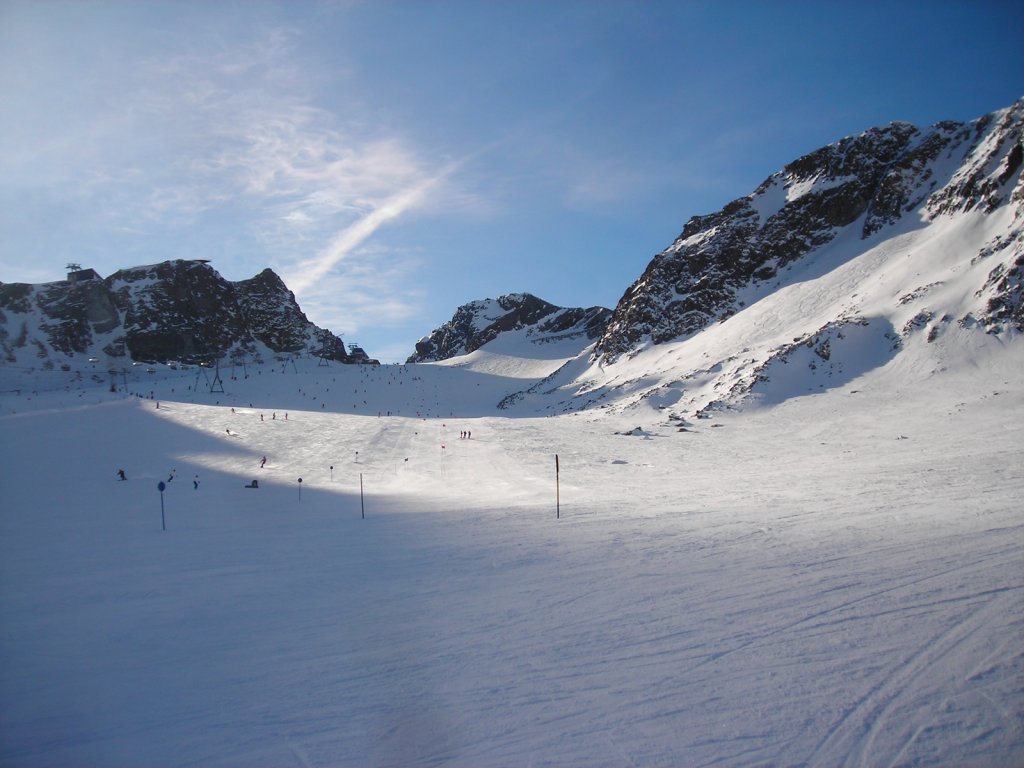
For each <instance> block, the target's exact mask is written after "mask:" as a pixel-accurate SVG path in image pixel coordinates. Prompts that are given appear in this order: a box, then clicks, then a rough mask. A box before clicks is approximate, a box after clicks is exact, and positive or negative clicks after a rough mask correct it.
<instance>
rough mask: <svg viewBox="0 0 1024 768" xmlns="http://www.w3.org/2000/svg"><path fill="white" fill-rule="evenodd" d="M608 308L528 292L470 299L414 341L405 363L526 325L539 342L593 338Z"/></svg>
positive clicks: (444, 355)
mask: <svg viewBox="0 0 1024 768" xmlns="http://www.w3.org/2000/svg"><path fill="white" fill-rule="evenodd" d="M610 316H611V310H608V309H605V308H604V307H590V308H588V309H583V308H578V307H576V308H572V309H565V308H562V307H557V306H555V305H554V304H550V303H548V302H546V301H544V300H543V299H539V298H537V297H536V296H533V295H532V294H529V293H515V294H508V295H506V296H501V297H499V298H498V299H485V300H483V301H472V302H470V303H468V304H463V305H462V306H461V307H459V308H458V309H457V310H456V311H455V314H454V315H453V316H452V319H451V320H449V321H448V322H447V323H445V324H443V325H441V326H440V327H438V328H436V329H434V331H433V332H431V334H430V335H429V336H425V337H424V338H422V339H420V340H419V341H418V342H416V352H415V353H414V354H413V355H411V356H410V357H409V359H408V360H407V362H409V363H424V362H431V361H437V360H447V359H449V358H452V357H455V356H457V355H465V354H469V353H470V352H474V351H475V350H477V349H479V348H480V347H482V346H483V345H484V344H487V343H488V342H491V341H494V340H495V339H496V338H498V336H499V335H501V334H502V333H507V332H510V331H516V330H521V329H528V334H529V335H530V337H531V339H530V340H531V341H532V342H533V343H536V344H544V343H549V342H552V341H558V340H563V339H567V338H576V339H580V340H581V341H584V342H589V341H593V340H594V339H596V338H598V337H599V336H600V335H601V333H603V331H604V327H605V324H606V323H607V322H608V318H609V317H610Z"/></svg>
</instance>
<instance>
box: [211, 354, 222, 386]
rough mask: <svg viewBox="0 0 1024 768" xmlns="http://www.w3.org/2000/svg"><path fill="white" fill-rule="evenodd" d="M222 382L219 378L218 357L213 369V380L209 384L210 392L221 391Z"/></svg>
mask: <svg viewBox="0 0 1024 768" xmlns="http://www.w3.org/2000/svg"><path fill="white" fill-rule="evenodd" d="M223 391H224V382H223V381H221V378H220V358H219V357H218V358H217V367H216V368H215V369H214V371H213V382H212V383H211V384H210V393H211V394H213V393H214V392H223Z"/></svg>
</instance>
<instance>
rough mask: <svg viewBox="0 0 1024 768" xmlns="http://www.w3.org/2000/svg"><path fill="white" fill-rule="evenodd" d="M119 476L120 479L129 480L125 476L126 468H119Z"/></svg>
mask: <svg viewBox="0 0 1024 768" xmlns="http://www.w3.org/2000/svg"><path fill="white" fill-rule="evenodd" d="M117 477H118V478H119V479H120V480H127V479H128V478H127V477H125V475H124V470H123V469H119V470H117Z"/></svg>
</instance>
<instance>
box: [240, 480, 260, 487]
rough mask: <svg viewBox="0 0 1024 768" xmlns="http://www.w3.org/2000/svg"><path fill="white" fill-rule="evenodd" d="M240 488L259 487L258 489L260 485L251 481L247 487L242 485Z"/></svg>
mask: <svg viewBox="0 0 1024 768" xmlns="http://www.w3.org/2000/svg"><path fill="white" fill-rule="evenodd" d="M242 487H243V488H259V487H260V484H259V483H258V482H256V480H253V481H252V482H251V483H249V484H248V485H243V486H242Z"/></svg>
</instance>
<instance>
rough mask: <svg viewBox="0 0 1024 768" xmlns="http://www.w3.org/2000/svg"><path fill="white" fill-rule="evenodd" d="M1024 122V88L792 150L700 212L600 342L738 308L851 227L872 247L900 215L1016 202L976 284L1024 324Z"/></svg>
mask: <svg viewBox="0 0 1024 768" xmlns="http://www.w3.org/2000/svg"><path fill="white" fill-rule="evenodd" d="M1022 124H1024V99H1022V100H1020V101H1018V102H1017V103H1016V104H1014V105H1013V106H1012V107H1010V108H1008V109H1004V110H1001V111H999V112H995V113H993V114H990V115H987V116H985V117H982V118H979V119H978V120H974V121H971V122H967V123H955V122H943V123H939V124H937V125H935V126H932V127H931V128H927V129H919V128H917V127H915V126H913V125H910V124H908V123H892V124H890V125H888V126H886V127H884V128H873V129H871V130H868V131H865V132H864V133H862V134H860V135H859V136H853V137H849V138H845V139H842V140H841V141H838V142H836V143H834V144H830V145H829V146H826V147H823V148H821V149H819V150H817V151H815V152H812V153H810V154H808V155H805V156H804V157H802V158H800V159H798V160H795V161H793V162H792V163H790V164H789V165H787V166H786V167H785V168H783V169H782V170H781V171H778V172H777V173H775V174H773V175H771V176H769V177H768V178H767V179H766V180H765V181H764V182H763V183H762V184H761V185H760V186H759V187H758V188H757V189H756V190H755V191H754V192H753V193H751V194H750V195H747V196H746V197H742V198H739V199H738V200H735V201H733V202H731V203H729V204H728V205H726V206H725V207H724V208H723V209H722V210H721V211H719V212H717V213H713V214H710V215H707V216H695V217H693V218H692V219H690V221H689V222H688V223H687V224H686V226H685V227H684V229H683V231H682V233H681V234H680V235H679V237H678V238H677V239H676V241H675V242H674V243H673V244H672V245H671V246H669V247H668V248H666V249H665V250H664V251H663V252H661V253H660V254H658V255H657V256H656V257H655V258H654V259H653V260H652V261H651V262H650V264H649V265H648V267H647V269H646V270H645V271H644V273H643V274H642V275H641V276H640V278H639V279H638V280H637V281H636V282H635V283H633V285H632V286H630V288H629V289H628V290H627V291H626V293H625V294H624V295H623V297H622V299H621V300H620V301H619V303H618V305H617V306H616V308H615V311H614V313H613V315H612V318H611V320H610V321H609V323H608V327H607V330H606V331H605V333H604V335H603V336H602V338H601V339H600V341H599V342H598V345H597V354H598V355H601V356H603V358H604V359H605V360H606V361H614V360H615V359H616V358H618V357H619V356H621V355H623V354H625V353H628V352H630V351H632V350H635V349H637V348H639V347H641V346H643V345H644V344H646V343H654V344H660V343H664V342H667V341H671V340H674V339H679V338H682V337H685V336H688V335H690V334H693V333H695V332H697V331H700V330H702V329H704V328H706V327H708V326H709V325H711V324H712V323H715V322H718V321H721V320H723V319H725V318H728V317H729V316H731V315H733V314H734V313H736V312H737V311H739V310H740V309H742V307H743V306H745V305H746V304H747V303H749V302H750V301H751V300H756V299H757V298H758V296H759V295H764V294H765V293H767V292H768V291H770V290H772V289H773V288H774V287H777V284H778V283H777V281H776V278H777V276H779V275H780V272H781V271H783V270H784V269H786V268H787V267H788V266H790V265H792V264H794V263H796V262H798V261H806V260H808V259H814V258H815V256H816V255H817V254H819V253H821V252H822V249H823V247H824V246H826V245H828V244H829V243H831V242H833V241H834V240H836V238H838V237H840V236H851V235H852V236H856V237H858V238H860V239H861V240H863V241H865V244H864V250H867V249H868V248H869V247H870V243H869V242H867V241H875V240H877V239H878V238H880V237H884V236H886V231H887V228H890V227H892V226H894V225H896V224H898V223H905V224H908V225H909V226H925V225H927V224H928V223H929V222H933V221H935V220H937V219H939V218H942V217H952V216H958V215H963V214H967V213H972V212H975V213H982V214H994V213H996V212H997V211H999V210H1000V209H1003V208H1006V207H1009V208H1010V209H1012V215H1011V216H1008V217H1007V219H1008V225H1007V227H1006V229H1005V231H1004V232H1003V233H1001V234H1000V235H999V236H998V237H997V238H995V239H994V240H993V241H991V242H989V243H987V244H986V245H985V246H984V247H983V248H982V249H981V251H979V253H978V256H977V258H983V259H988V260H989V261H991V262H992V267H991V271H990V274H989V279H988V280H987V281H986V283H985V284H984V285H979V286H977V288H978V296H979V298H984V305H983V306H982V307H981V308H980V309H979V312H978V313H977V316H976V320H978V321H979V322H981V323H983V324H984V325H985V326H986V328H988V329H989V330H991V331H994V332H998V331H999V330H1000V329H1001V328H1004V327H1007V326H1012V327H1014V328H1016V329H1018V330H1024V314H1022V312H1024V310H1022V300H1021V296H1022V272H1024V268H1022V264H1024V237H1022V231H1024V184H1022V181H1021V166H1022V157H1024V150H1022V142H1021V133H1022ZM950 247H955V246H954V245H953V244H951V246H950ZM741 294H742V295H741Z"/></svg>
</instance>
